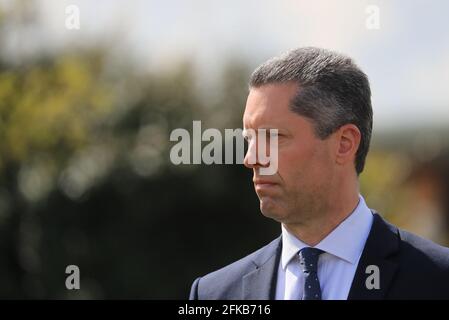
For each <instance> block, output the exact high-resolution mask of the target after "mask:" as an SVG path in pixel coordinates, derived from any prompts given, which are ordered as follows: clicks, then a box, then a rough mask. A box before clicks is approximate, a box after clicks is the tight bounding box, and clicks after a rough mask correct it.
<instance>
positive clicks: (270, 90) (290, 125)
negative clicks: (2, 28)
mask: <svg viewBox="0 0 449 320" xmlns="http://www.w3.org/2000/svg"><path fill="white" fill-rule="evenodd" d="M297 91H298V86H297V84H296V83H287V84H268V85H263V86H261V87H259V88H252V89H251V90H250V93H249V96H248V99H247V103H246V108H245V113H244V116H243V127H244V129H245V130H248V129H253V130H256V131H257V130H258V129H267V131H268V129H278V170H277V172H276V173H275V174H273V175H261V174H260V168H261V167H262V166H266V163H260V162H259V161H256V163H255V164H251V163H250V161H249V159H250V158H251V157H253V159H259V155H258V154H257V142H256V141H254V140H255V139H251V141H249V144H248V152H247V153H246V155H245V160H244V164H245V166H246V167H248V168H250V169H252V170H253V182H254V187H255V190H256V193H257V196H258V198H259V201H260V209H261V211H262V214H263V215H265V216H267V217H270V218H273V219H275V220H277V221H279V222H283V223H304V222H306V221H307V219H311V218H314V215H317V214H319V212H320V210H321V212H324V211H323V210H324V208H325V206H326V195H327V194H328V193H329V191H330V188H331V184H332V183H331V182H332V179H333V177H334V170H335V159H334V157H333V156H332V155H333V154H334V150H335V149H334V147H335V146H334V143H333V142H332V138H328V139H324V140H321V139H320V138H318V137H317V136H315V133H314V127H313V123H312V122H311V120H309V119H308V118H305V117H303V116H300V115H298V114H297V113H294V112H293V111H291V110H290V108H289V106H290V102H291V100H292V98H293V97H294V96H295V95H296V93H297ZM269 138H270V136H269V135H267V139H269ZM269 145H270V143H269V141H268V142H267V146H269ZM271 152H273V150H271ZM252 153H256V154H255V155H254V154H252ZM252 162H253V163H254V161H252Z"/></svg>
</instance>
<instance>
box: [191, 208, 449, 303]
mask: <svg viewBox="0 0 449 320" xmlns="http://www.w3.org/2000/svg"><path fill="white" fill-rule="evenodd" d="M373 214H374V219H373V225H372V227H371V231H370V233H369V236H368V239H367V241H366V244H365V248H364V250H363V252H362V256H361V258H360V261H359V264H358V266H357V270H356V273H355V276H354V279H353V282H352V285H351V289H350V291H349V296H348V299H350V300H354V299H367V300H368V299H449V248H445V247H442V246H439V245H437V244H435V243H433V242H431V241H429V240H426V239H423V238H420V237H418V236H416V235H413V234H411V233H408V232H406V231H403V230H400V229H398V228H397V227H395V226H393V225H391V224H389V223H388V222H386V221H385V220H384V219H382V217H381V216H380V215H379V214H378V213H376V212H373ZM281 251H282V238H281V237H278V238H277V239H275V240H274V241H272V242H271V243H269V244H268V245H266V246H265V247H263V248H261V249H259V250H257V251H256V252H253V253H252V254H250V255H248V256H246V257H244V258H243V259H240V260H238V261H236V262H234V263H232V264H230V265H228V266H226V267H224V268H222V269H220V270H217V271H215V272H212V273H209V274H207V275H205V276H203V277H199V278H197V279H196V280H195V281H194V283H193V285H192V288H191V291H190V299H200V300H206V299H214V300H216V299H222V300H241V299H254V300H259V299H263V300H268V299H270V300H272V299H274V298H275V290H276V279H277V270H278V265H279V261H280V256H281ZM369 265H376V266H378V267H379V275H380V288H379V289H375V288H372V289H368V288H367V286H366V280H367V277H369V276H370V273H368V274H367V273H366V270H367V267H368V266H369Z"/></svg>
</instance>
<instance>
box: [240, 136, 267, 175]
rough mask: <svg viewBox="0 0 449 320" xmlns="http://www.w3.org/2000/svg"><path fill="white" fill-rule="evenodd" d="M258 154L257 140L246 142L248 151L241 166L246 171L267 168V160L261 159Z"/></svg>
mask: <svg viewBox="0 0 449 320" xmlns="http://www.w3.org/2000/svg"><path fill="white" fill-rule="evenodd" d="M258 153H259V150H258V143H257V140H256V139H251V140H250V141H249V142H248V150H247V151H246V154H245V158H244V159H243V164H244V165H245V167H247V168H248V169H256V168H260V167H268V166H269V165H270V163H269V161H268V159H261V157H260V156H259V154H258ZM264 158H266V157H264ZM262 160H265V161H262ZM265 162H266V163H265Z"/></svg>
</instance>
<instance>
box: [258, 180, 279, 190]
mask: <svg viewBox="0 0 449 320" xmlns="http://www.w3.org/2000/svg"><path fill="white" fill-rule="evenodd" d="M277 185H278V184H277V183H275V182H272V181H268V180H254V187H255V189H256V191H258V190H267V189H271V188H274V187H276V186H277Z"/></svg>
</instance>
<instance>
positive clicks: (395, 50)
mask: <svg viewBox="0 0 449 320" xmlns="http://www.w3.org/2000/svg"><path fill="white" fill-rule="evenodd" d="M448 14H449V2H448V1H445V0H441V1H438V0H432V1H426V2H424V1H408V0H407V1H405V0H398V1H386V0H385V1H380V0H371V1H360V0H352V1H338V2H337V1H330V0H329V1H287V0H282V1H268V0H263V1H260V0H259V1H255V0H251V1H237V0H232V1H227V2H226V4H225V5H223V4H222V5H219V4H218V3H217V2H211V1H206V0H192V1H181V0H169V1H138V0H129V1H126V2H125V1H120V0H98V1H88V0H83V1H81V0H71V1H64V0H42V1H35V0H16V1H5V0H0V298H25V299H27V298H44V299H45V298H57V299H103V298H105V299H112V298H115V299H182V298H186V297H187V296H188V292H189V289H190V285H191V284H192V282H193V280H194V279H195V278H196V277H197V276H200V275H204V274H205V273H208V272H210V271H213V270H215V269H217V268H220V267H222V266H224V265H226V264H228V263H230V262H232V261H235V260H236V259H238V258H241V257H243V256H244V255H246V254H248V253H250V252H252V251H253V250H255V249H258V248H259V247H260V246H262V245H264V244H266V243H268V242H269V241H271V240H272V239H273V238H275V237H276V236H277V235H279V234H280V227H279V225H278V224H277V223H275V222H273V221H270V220H268V219H266V218H264V217H263V216H262V215H261V214H260V212H259V206H258V199H257V196H256V194H255V192H254V191H253V186H252V182H251V175H252V174H251V172H250V171H249V170H247V169H245V168H244V167H243V166H242V165H179V166H175V165H173V164H172V163H171V162H170V158H169V152H170V148H171V147H172V146H173V145H174V143H173V142H170V140H169V136H170V132H171V131H172V130H173V129H175V128H186V129H187V130H188V131H189V132H190V131H191V128H192V121H193V120H201V121H202V125H203V128H218V129H220V130H222V129H224V128H241V126H242V124H241V117H242V113H243V108H244V105H245V100H246V95H247V80H248V78H249V75H250V74H251V72H252V70H253V69H254V68H255V67H256V66H257V65H259V64H260V63H262V62H263V61H265V60H266V59H268V58H269V57H272V56H274V55H278V54H279V53H281V52H283V51H286V50H288V49H291V48H295V47H299V46H306V45H313V46H319V47H325V48H330V49H334V50H338V51H341V52H344V53H346V54H348V55H350V56H351V57H353V58H354V59H355V60H356V62H357V63H358V64H359V65H360V67H361V68H362V69H363V70H364V71H365V72H366V73H367V74H368V76H369V78H370V81H371V86H372V92H373V97H372V99H373V108H374V133H373V141H372V147H371V151H370V153H369V155H368V159H367V166H366V169H365V172H364V173H363V174H362V175H361V189H362V194H363V195H364V196H365V199H366V201H367V203H368V205H369V206H370V207H371V208H374V209H376V210H378V211H379V212H380V213H381V214H382V215H383V216H384V217H386V218H387V219H388V220H389V221H391V222H393V223H395V224H397V225H399V226H401V227H402V228H404V229H407V230H409V231H412V232H415V233H417V234H419V235H421V236H424V237H428V238H430V239H432V240H434V241H436V242H438V243H440V244H443V245H449V141H448V137H449V94H448V90H447V88H448V83H449V41H448V40H449V19H447V15H448ZM77 17H78V19H77ZM77 22H79V25H77ZM222 132H223V131H222ZM248 230H249V232H248ZM72 264H74V265H77V266H78V267H79V269H80V272H81V289H80V290H71V291H69V290H67V289H66V287H65V279H66V277H67V276H68V275H67V274H65V269H66V266H67V265H72Z"/></svg>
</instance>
